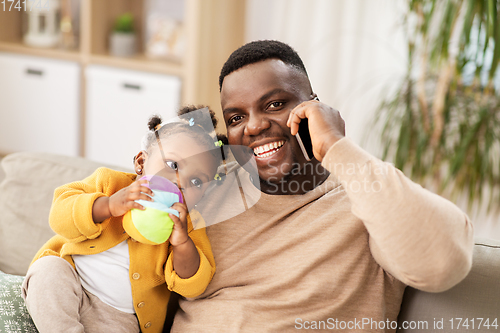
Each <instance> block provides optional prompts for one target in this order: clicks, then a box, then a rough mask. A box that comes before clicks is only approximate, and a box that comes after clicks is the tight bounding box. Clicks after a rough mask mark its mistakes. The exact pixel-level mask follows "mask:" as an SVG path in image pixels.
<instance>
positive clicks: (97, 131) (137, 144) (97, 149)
mask: <svg viewBox="0 0 500 333" xmlns="http://www.w3.org/2000/svg"><path fill="white" fill-rule="evenodd" d="M85 78H86V120H85V157H87V158H89V159H92V160H95V161H98V162H102V163H107V164H112V165H119V166H123V167H128V168H132V167H133V156H134V155H136V154H137V153H138V152H139V151H140V148H141V139H142V137H143V136H144V135H145V134H146V132H147V130H148V127H147V123H148V120H149V118H150V117H151V115H153V114H160V115H161V116H162V118H163V120H167V119H169V118H171V117H175V116H176V114H177V110H178V108H179V104H180V92H181V80H180V78H178V77H176V76H169V75H161V74H153V73H145V72H137V71H130V70H123V69H116V68H110V67H106V66H98V65H90V66H88V67H87V68H86V71H85Z"/></svg>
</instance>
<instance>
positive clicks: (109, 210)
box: [92, 179, 154, 223]
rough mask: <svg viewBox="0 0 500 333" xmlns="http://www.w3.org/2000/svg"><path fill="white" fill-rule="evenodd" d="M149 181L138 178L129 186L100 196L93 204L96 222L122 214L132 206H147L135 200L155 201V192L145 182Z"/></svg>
mask: <svg viewBox="0 0 500 333" xmlns="http://www.w3.org/2000/svg"><path fill="white" fill-rule="evenodd" d="M147 183H148V181H147V180H145V179H143V180H138V181H135V182H133V183H132V184H130V185H129V186H127V187H124V188H122V189H121V190H119V191H118V192H116V193H115V194H113V195H112V196H110V197H109V198H108V197H100V198H98V199H97V200H96V201H95V202H94V205H93V206H92V218H93V220H94V222H95V223H100V222H102V221H104V220H106V219H107V218H109V217H111V216H115V217H116V216H122V215H123V214H125V213H126V212H128V211H129V210H131V209H132V208H137V209H142V210H144V209H145V208H144V207H143V206H142V205H140V204H138V203H137V202H135V200H147V201H154V200H153V198H151V197H152V196H153V195H154V193H153V191H151V189H149V188H148V187H146V186H143V184H147Z"/></svg>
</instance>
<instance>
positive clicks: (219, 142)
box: [214, 140, 224, 147]
mask: <svg viewBox="0 0 500 333" xmlns="http://www.w3.org/2000/svg"><path fill="white" fill-rule="evenodd" d="M214 144H215V147H222V146H224V142H222V140H219V141H217V142H214Z"/></svg>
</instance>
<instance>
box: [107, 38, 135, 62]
mask: <svg viewBox="0 0 500 333" xmlns="http://www.w3.org/2000/svg"><path fill="white" fill-rule="evenodd" d="M136 44H137V42H136V36H135V34H134V33H124V32H112V33H111V35H110V36H109V52H110V53H111V55H113V56H116V57H132V56H134V55H135V54H136V47H137V46H136Z"/></svg>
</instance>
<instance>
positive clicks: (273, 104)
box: [267, 102, 285, 109]
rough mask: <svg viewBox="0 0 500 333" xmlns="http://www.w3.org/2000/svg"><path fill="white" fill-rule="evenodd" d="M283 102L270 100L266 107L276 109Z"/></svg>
mask: <svg viewBox="0 0 500 333" xmlns="http://www.w3.org/2000/svg"><path fill="white" fill-rule="evenodd" d="M284 104H285V103H283V102H272V103H271V104H269V106H268V107H267V108H268V109H278V108H280V107H282V106H283V105H284Z"/></svg>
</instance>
